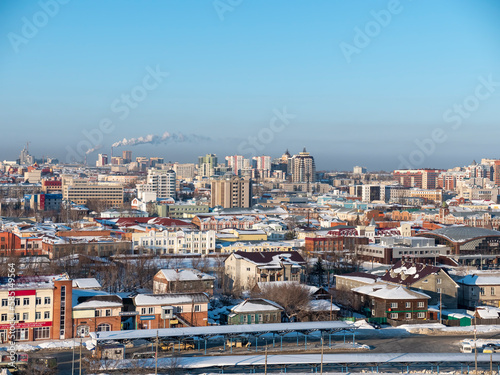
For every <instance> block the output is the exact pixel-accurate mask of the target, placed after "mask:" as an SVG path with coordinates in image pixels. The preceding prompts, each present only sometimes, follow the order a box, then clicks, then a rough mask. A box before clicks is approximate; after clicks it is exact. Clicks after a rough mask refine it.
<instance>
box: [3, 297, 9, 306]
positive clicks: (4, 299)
mask: <svg viewBox="0 0 500 375" xmlns="http://www.w3.org/2000/svg"><path fill="white" fill-rule="evenodd" d="M8 305H9V301H8V300H7V298H3V299H2V307H5V306H8Z"/></svg>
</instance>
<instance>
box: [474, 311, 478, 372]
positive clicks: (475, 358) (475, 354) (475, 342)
mask: <svg viewBox="0 0 500 375" xmlns="http://www.w3.org/2000/svg"><path fill="white" fill-rule="evenodd" d="M476 313H477V311H474V374H475V375H477V337H476V332H477V329H476V319H477V316H476Z"/></svg>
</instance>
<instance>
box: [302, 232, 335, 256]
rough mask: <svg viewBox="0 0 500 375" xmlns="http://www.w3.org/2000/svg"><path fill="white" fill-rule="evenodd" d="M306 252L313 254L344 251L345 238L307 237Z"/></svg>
mask: <svg viewBox="0 0 500 375" xmlns="http://www.w3.org/2000/svg"><path fill="white" fill-rule="evenodd" d="M305 243H306V245H305V246H306V251H307V252H309V253H313V252H331V251H342V250H343V249H344V238H343V237H342V236H339V237H314V238H311V237H306V241H305Z"/></svg>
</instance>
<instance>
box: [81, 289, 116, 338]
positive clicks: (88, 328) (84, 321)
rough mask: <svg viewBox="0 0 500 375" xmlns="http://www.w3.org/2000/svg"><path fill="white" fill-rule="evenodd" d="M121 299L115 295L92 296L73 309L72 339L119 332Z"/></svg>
mask: <svg viewBox="0 0 500 375" xmlns="http://www.w3.org/2000/svg"><path fill="white" fill-rule="evenodd" d="M122 308H123V302H122V299H121V298H120V297H119V296H116V295H103V296H93V297H91V298H89V299H87V300H86V301H85V302H82V303H79V304H78V305H76V306H75V307H73V327H74V330H75V331H74V335H75V336H74V337H86V336H88V335H89V333H90V332H103V331H119V330H120V329H121V316H120V312H121V311H122Z"/></svg>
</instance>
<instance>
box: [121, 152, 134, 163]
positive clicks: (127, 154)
mask: <svg viewBox="0 0 500 375" xmlns="http://www.w3.org/2000/svg"><path fill="white" fill-rule="evenodd" d="M122 159H123V164H128V163H130V162H132V151H122Z"/></svg>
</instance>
